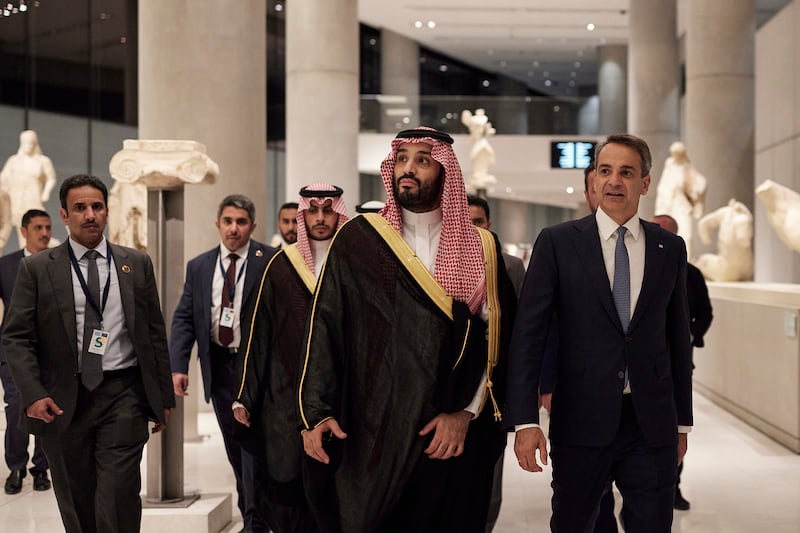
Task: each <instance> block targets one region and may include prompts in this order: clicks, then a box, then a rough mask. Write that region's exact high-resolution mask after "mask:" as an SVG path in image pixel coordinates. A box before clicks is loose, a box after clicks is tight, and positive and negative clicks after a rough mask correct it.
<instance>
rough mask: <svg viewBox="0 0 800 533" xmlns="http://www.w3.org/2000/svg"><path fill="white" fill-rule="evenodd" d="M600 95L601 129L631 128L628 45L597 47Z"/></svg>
mask: <svg viewBox="0 0 800 533" xmlns="http://www.w3.org/2000/svg"><path fill="white" fill-rule="evenodd" d="M597 95H598V97H599V99H600V133H601V134H602V135H608V134H610V133H620V132H626V131H628V47H627V46H625V45H606V46H601V47H599V48H598V49H597Z"/></svg>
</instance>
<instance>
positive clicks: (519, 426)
mask: <svg viewBox="0 0 800 533" xmlns="http://www.w3.org/2000/svg"><path fill="white" fill-rule="evenodd" d="M538 427H542V426H540V425H539V424H517V425H516V426H514V431H515V432H516V431H520V430H523V429H528V428H538Z"/></svg>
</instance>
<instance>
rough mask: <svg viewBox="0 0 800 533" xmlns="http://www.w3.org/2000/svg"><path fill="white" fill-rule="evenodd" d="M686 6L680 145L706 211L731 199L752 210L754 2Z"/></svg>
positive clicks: (720, 0)
mask: <svg viewBox="0 0 800 533" xmlns="http://www.w3.org/2000/svg"><path fill="white" fill-rule="evenodd" d="M686 4H687V6H686V9H687V17H686V20H687V29H686V125H685V128H684V131H685V140H686V141H685V142H686V148H687V151H688V154H689V157H690V158H691V160H692V163H693V164H694V166H695V167H696V168H697V169H698V170H699V171H700V172H702V173H703V174H704V175H705V176H706V178H707V179H708V192H707V194H706V212H710V211H713V210H715V209H718V208H719V207H722V206H723V205H727V203H728V201H729V200H730V199H731V198H736V199H737V200H739V201H740V202H742V203H744V204H745V205H746V206H747V207H748V208H750V210H751V211H752V210H753V195H754V193H753V173H754V131H755V96H754V92H755V76H754V71H755V59H754V57H755V23H756V12H755V2H754V0H740V1H737V2H727V1H725V0H692V1H691V2H687V3H686ZM701 244H702V243H701ZM708 250H709V248H708V247H706V248H705V249H703V250H698V251H708Z"/></svg>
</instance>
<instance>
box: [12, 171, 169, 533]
mask: <svg viewBox="0 0 800 533" xmlns="http://www.w3.org/2000/svg"><path fill="white" fill-rule="evenodd" d="M107 198H108V191H107V189H106V186H105V185H104V184H103V182H102V181H100V180H98V179H97V178H95V177H93V176H86V175H77V176H72V177H70V178H67V180H65V181H64V183H63V184H62V186H61V191H60V199H61V219H62V220H63V221H64V223H65V224H66V225H67V227H68V228H69V233H70V238H69V239H68V241H67V242H65V243H64V244H62V245H61V246H58V247H57V248H53V249H52V250H49V251H45V252H41V253H39V254H36V255H33V256H31V257H27V258H25V259H23V260H22V262H21V263H20V266H19V272H18V273H17V280H16V283H15V284H14V292H13V294H12V296H11V305H10V306H9V309H8V318H7V320H6V326H5V330H4V332H3V349H4V351H5V354H6V357H7V358H8V364H9V367H10V368H11V375H12V376H13V378H14V382H15V383H16V385H17V388H18V389H19V393H20V397H21V400H22V405H23V406H25V414H24V416H22V417H21V426H22V428H23V429H25V430H26V431H28V432H29V433H33V434H34V435H37V436H39V437H41V440H42V446H43V448H44V451H45V453H46V454H47V459H48V461H49V463H50V470H51V472H52V474H53V485H54V489H55V494H56V499H57V500H58V508H59V511H60V512H61V518H62V520H63V522H64V528H65V529H66V531H67V532H68V533H73V532H80V533H87V532H95V531H99V532H106V531H115V532H131V533H133V532H138V531H139V526H140V523H141V513H142V507H141V500H140V498H139V492H140V490H141V474H140V463H141V460H142V450H143V448H144V444H145V442H147V439H148V432H147V423H148V420H153V421H156V425H155V427H154V428H153V432H157V431H161V429H163V428H164V426H165V425H166V423H167V420H168V418H169V412H170V409H171V408H172V407H173V406H174V404H175V397H174V395H173V394H172V386H171V383H170V371H169V357H168V355H167V339H166V332H165V329H164V321H163V318H162V316H161V307H160V304H159V301H158V293H157V290H156V280H155V276H154V274H153V266H152V263H151V261H150V258H149V257H147V256H146V255H144V254H142V253H140V252H137V251H136V250H133V249H130V248H125V247H122V246H116V245H113V244H110V243H108V241H106V239H105V237H103V230H104V229H105V226H106V219H107V216H108V210H107V207H106V205H107Z"/></svg>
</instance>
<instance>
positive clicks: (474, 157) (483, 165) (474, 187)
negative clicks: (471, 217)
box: [461, 109, 497, 192]
mask: <svg viewBox="0 0 800 533" xmlns="http://www.w3.org/2000/svg"><path fill="white" fill-rule="evenodd" d="M461 123H462V124H464V125H465V126H466V127H467V128H469V138H470V140H471V141H472V149H471V150H470V153H469V156H470V160H471V161H472V176H471V178H470V180H469V182H468V183H467V189H469V190H470V191H472V192H475V191H479V190H481V189H484V190H485V189H486V188H488V187H489V185H494V184H495V183H497V178H495V177H494V176H493V175H492V174H489V167H490V166H491V165H494V164H495V161H496V160H495V155H494V148H492V145H491V144H489V137H490V136H492V135H494V134H495V133H496V130H495V129H494V128H493V127H492V123H491V122H489V117H488V116H487V115H486V110H484V109H476V110H475V114H474V115H473V114H472V112H471V111H470V110H468V109H465V110H464V111H462V112H461Z"/></svg>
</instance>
